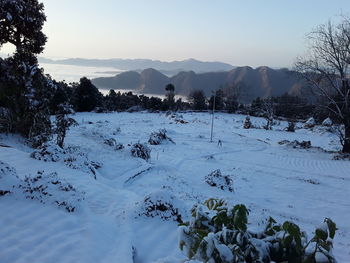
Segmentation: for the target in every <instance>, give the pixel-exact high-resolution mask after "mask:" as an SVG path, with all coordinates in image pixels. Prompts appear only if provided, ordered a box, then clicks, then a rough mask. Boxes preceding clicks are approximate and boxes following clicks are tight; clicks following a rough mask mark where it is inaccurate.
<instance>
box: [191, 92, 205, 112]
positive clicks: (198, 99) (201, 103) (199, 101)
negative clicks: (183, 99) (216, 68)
mask: <svg viewBox="0 0 350 263" xmlns="http://www.w3.org/2000/svg"><path fill="white" fill-rule="evenodd" d="M188 100H189V102H190V103H191V106H192V109H193V110H205V109H206V108H207V104H206V97H205V94H204V92H203V90H193V91H192V92H191V93H190V95H189V96H188Z"/></svg>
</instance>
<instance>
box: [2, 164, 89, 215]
mask: <svg viewBox="0 0 350 263" xmlns="http://www.w3.org/2000/svg"><path fill="white" fill-rule="evenodd" d="M7 194H11V195H13V196H14V197H16V198H26V199H32V200H37V201H39V202H40V203H43V204H46V203H50V204H54V205H56V206H58V207H62V208H64V209H65V210H66V211H68V212H74V211H75V210H76V208H77V206H78V204H79V202H80V201H82V200H83V199H84V193H83V192H79V191H77V190H76V189H75V188H74V187H73V186H72V185H71V184H69V183H67V182H66V181H64V180H62V179H60V178H59V177H58V176H57V173H50V174H46V173H44V172H43V171H38V172H37V174H36V175H35V176H26V177H25V178H24V179H23V180H22V179H20V178H19V177H18V176H17V173H16V170H15V169H14V168H12V167H11V166H9V165H8V164H6V163H4V162H2V161H0V197H1V196H4V195H7Z"/></svg>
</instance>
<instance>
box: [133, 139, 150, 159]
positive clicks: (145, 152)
mask: <svg viewBox="0 0 350 263" xmlns="http://www.w3.org/2000/svg"><path fill="white" fill-rule="evenodd" d="M131 155H132V156H134V157H137V158H141V159H144V160H146V161H148V160H149V158H151V149H150V148H148V146H147V145H146V144H142V143H139V142H138V143H135V144H134V145H133V146H132V148H131Z"/></svg>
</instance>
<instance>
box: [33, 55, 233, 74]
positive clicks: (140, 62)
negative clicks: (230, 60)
mask: <svg viewBox="0 0 350 263" xmlns="http://www.w3.org/2000/svg"><path fill="white" fill-rule="evenodd" d="M39 62H41V63H47V64H62V65H76V66H89V67H112V68H116V69H120V70H132V71H142V70H143V69H147V68H154V69H156V70H158V71H163V72H167V73H170V74H172V73H175V74H176V73H178V72H180V71H191V70H192V71H195V72H197V73H199V72H211V71H228V70H231V69H233V68H234V66H232V65H230V64H227V63H223V62H203V61H199V60H195V59H187V60H182V61H172V62H163V61H159V60H151V59H119V58H116V59H84V58H69V59H61V60H52V59H47V58H43V57H39Z"/></svg>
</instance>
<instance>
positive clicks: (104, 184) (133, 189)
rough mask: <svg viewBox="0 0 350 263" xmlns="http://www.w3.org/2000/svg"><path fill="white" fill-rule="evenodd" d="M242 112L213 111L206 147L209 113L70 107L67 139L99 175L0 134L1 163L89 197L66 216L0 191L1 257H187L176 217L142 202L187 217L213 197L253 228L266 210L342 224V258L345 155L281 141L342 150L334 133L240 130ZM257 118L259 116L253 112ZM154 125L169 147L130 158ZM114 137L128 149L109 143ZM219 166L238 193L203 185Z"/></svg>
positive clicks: (307, 222) (347, 256)
mask: <svg viewBox="0 0 350 263" xmlns="http://www.w3.org/2000/svg"><path fill="white" fill-rule="evenodd" d="M181 115H182V116H181ZM244 117H245V116H240V115H230V114H218V115H216V118H215V129H214V143H209V139H210V124H211V122H210V121H211V116H210V115H209V114H207V113H184V114H178V115H177V116H176V118H171V117H169V116H166V115H165V114H156V113H154V114H151V113H109V114H95V113H80V114H77V115H75V116H74V118H75V119H76V120H77V121H78V123H79V126H77V127H74V128H72V129H71V130H70V131H69V133H68V137H67V139H66V146H80V150H81V151H82V152H84V153H87V154H88V157H89V159H90V160H91V161H94V162H99V163H101V164H102V167H101V168H99V169H98V173H97V175H96V176H97V180H95V179H94V178H93V176H91V174H89V173H87V172H86V171H85V170H82V169H72V168H71V167H68V166H67V165H65V163H63V162H44V161H40V160H35V159H33V158H31V157H30V153H31V152H32V149H30V148H28V147H26V146H25V145H23V144H22V143H21V142H20V139H18V138H17V137H13V136H6V135H1V137H0V138H1V139H0V144H1V145H8V146H10V147H0V160H1V161H2V162H4V163H7V164H8V165H9V166H12V167H14V168H15V169H16V172H17V175H18V177H19V178H20V179H23V178H24V177H25V176H26V175H32V176H33V175H35V174H36V173H37V171H38V170H44V171H45V173H51V172H57V174H58V177H59V178H62V179H63V180H65V181H66V182H68V183H70V184H71V185H72V186H73V187H75V188H76V189H77V190H79V191H81V192H84V200H83V201H81V202H80V203H79V205H78V206H77V210H76V211H75V212H74V213H68V212H66V211H65V210H64V209H61V208H59V207H57V206H55V205H52V204H50V203H45V204H42V203H40V202H37V201H36V200H28V199H25V198H23V197H21V195H15V194H12V195H5V196H2V197H0V211H1V213H0V225H1V226H4V227H1V228H0V262H8V263H11V262H182V260H184V259H185V257H184V256H183V255H182V253H181V251H180V250H179V249H178V236H177V222H176V221H175V220H172V219H170V220H168V221H166V220H164V219H162V218H161V216H163V217H164V216H165V217H166V216H168V215H169V214H168V215H163V214H158V215H157V214H154V213H153V214H152V213H151V215H152V216H154V217H147V216H146V215H145V214H149V213H147V209H146V207H145V201H146V203H147V202H149V201H150V200H151V201H152V200H155V201H156V200H158V199H162V200H165V201H167V202H168V203H171V204H172V205H173V207H174V209H177V210H176V211H177V212H178V213H179V214H181V215H182V218H183V219H184V220H186V219H188V217H189V210H190V209H191V207H192V206H193V205H194V204H196V203H198V202H203V201H204V200H206V199H208V198H209V197H218V198H225V199H226V200H228V201H229V202H230V203H232V204H237V203H244V204H246V205H247V206H248V208H249V209H250V210H251V212H250V224H251V226H252V227H253V226H254V225H257V224H258V223H261V222H262V220H263V219H264V218H266V217H268V216H270V215H271V216H272V217H274V218H275V219H277V220H278V221H279V222H282V221H285V220H292V221H295V222H296V223H297V224H298V225H300V226H301V228H302V229H305V230H306V231H307V232H308V233H309V235H311V234H312V232H311V231H312V230H313V229H314V227H315V226H317V225H319V223H321V222H322V221H323V219H324V218H325V217H330V218H331V219H332V220H334V221H335V222H336V223H337V226H338V228H339V230H338V232H337V234H336V237H335V248H334V254H335V255H336V257H337V259H338V261H339V262H349V260H350V225H349V223H348V218H349V216H350V212H349V211H350V209H349V208H350V199H349V189H350V162H349V161H335V160H332V157H333V155H334V154H332V153H330V152H325V151H322V150H320V149H318V148H311V149H307V150H306V149H294V148H291V147H288V146H286V145H279V144H278V142H279V141H281V140H286V139H287V140H290V141H292V140H295V139H297V140H310V141H311V143H312V145H313V146H317V147H322V148H323V149H326V150H329V151H333V150H337V149H339V145H338V141H337V138H336V137H335V136H334V135H333V134H330V133H329V132H327V131H326V130H325V129H321V128H317V129H314V130H313V131H311V130H305V129H298V130H297V131H296V132H295V133H288V132H285V131H283V129H284V128H285V127H286V126H287V123H284V122H281V123H279V124H278V125H276V126H274V130H272V131H266V130H263V129H250V130H245V129H243V128H242V126H243V120H244ZM175 119H183V120H185V121H186V122H188V123H185V124H182V123H176V121H175ZM252 122H253V124H254V125H256V126H262V125H263V124H264V120H263V119H259V118H252ZM161 128H165V129H166V130H167V135H168V136H169V137H171V138H172V140H173V141H174V142H175V144H173V143H171V142H167V143H165V144H161V145H149V147H150V148H151V159H150V160H149V161H148V162H147V161H145V160H143V159H139V158H134V157H132V156H131V154H130V148H131V146H130V145H132V144H134V143H137V142H141V143H146V142H147V141H148V139H149V136H150V134H151V133H152V132H154V131H158V130H159V129H161ZM110 138H114V139H115V140H116V141H117V142H118V143H122V144H123V145H124V146H125V148H124V149H121V150H115V149H114V148H113V147H111V146H109V145H107V144H104V141H105V139H110ZM219 139H220V140H221V141H222V147H220V146H218V145H217V141H218V140H219ZM216 169H220V170H221V172H222V174H224V175H229V176H230V177H231V178H232V180H233V188H234V192H230V191H227V190H226V191H224V190H221V189H219V188H215V187H211V186H209V185H208V184H207V183H206V182H205V176H206V175H208V174H209V173H210V172H212V171H214V170H216ZM0 186H1V180H0ZM169 217H171V215H170V216H169ZM174 219H175V218H174Z"/></svg>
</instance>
